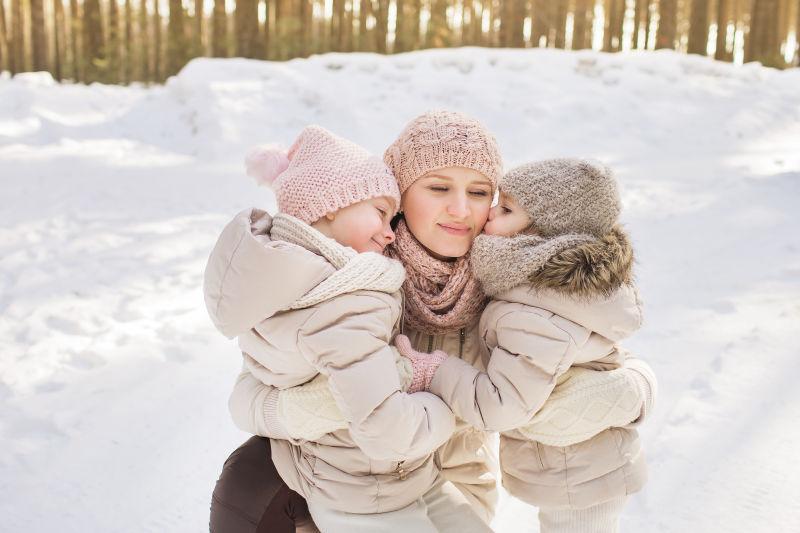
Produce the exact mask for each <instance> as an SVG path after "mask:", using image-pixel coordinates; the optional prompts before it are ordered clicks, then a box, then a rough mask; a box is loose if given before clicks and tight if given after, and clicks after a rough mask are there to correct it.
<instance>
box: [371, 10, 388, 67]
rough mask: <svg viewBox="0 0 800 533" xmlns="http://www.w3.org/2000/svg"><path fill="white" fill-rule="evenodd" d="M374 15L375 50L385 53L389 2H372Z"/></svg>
mask: <svg viewBox="0 0 800 533" xmlns="http://www.w3.org/2000/svg"><path fill="white" fill-rule="evenodd" d="M372 7H373V13H374V14H375V50H376V51H377V52H378V53H380V54H385V53H386V38H387V36H388V33H389V0H373V3H372Z"/></svg>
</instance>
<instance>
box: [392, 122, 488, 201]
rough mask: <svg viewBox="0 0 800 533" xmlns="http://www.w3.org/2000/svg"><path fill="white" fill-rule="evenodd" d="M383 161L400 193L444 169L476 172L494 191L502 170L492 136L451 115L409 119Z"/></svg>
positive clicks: (484, 130)
mask: <svg viewBox="0 0 800 533" xmlns="http://www.w3.org/2000/svg"><path fill="white" fill-rule="evenodd" d="M383 160H384V161H385V162H386V164H387V165H389V168H391V169H392V172H393V173H394V175H395V177H396V178H397V183H398V185H399V186H400V192H401V193H403V192H405V190H406V189H408V188H409V187H410V186H411V184H412V183H414V182H415V181H416V180H417V179H418V178H420V177H422V176H423V175H424V174H426V173H428V172H430V171H432V170H437V169H440V168H445V167H464V168H470V169H472V170H476V171H478V172H480V173H481V174H483V175H484V176H486V177H487V178H488V179H489V181H491V182H492V189H493V190H494V189H496V188H497V181H498V179H499V177H500V173H501V172H502V169H503V161H502V158H501V157H500V151H499V150H498V148H497V141H496V140H495V138H494V136H493V135H492V134H491V133H489V131H488V130H487V129H486V128H484V127H483V124H481V123H480V122H478V121H477V120H475V119H474V118H471V117H469V116H467V115H465V114H463V113H457V112H453V111H430V112H428V113H425V114H423V115H420V116H418V117H417V118H415V119H413V120H412V121H411V122H409V123H408V125H406V127H405V128H404V129H403V131H402V132H401V133H400V136H399V137H398V138H397V139H396V140H395V141H394V142H393V143H392V144H391V145H390V146H389V148H387V149H386V151H385V152H384V154H383Z"/></svg>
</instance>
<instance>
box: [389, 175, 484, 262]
mask: <svg viewBox="0 0 800 533" xmlns="http://www.w3.org/2000/svg"><path fill="white" fill-rule="evenodd" d="M492 193H493V191H492V184H491V182H490V181H489V179H488V178H487V177H486V176H484V175H483V174H481V173H480V172H478V171H476V170H472V169H469V168H463V167H448V168H442V169H438V170H433V171H431V172H428V173H427V174H425V175H424V176H422V177H421V178H419V179H417V181H415V182H414V183H413V185H411V187H409V188H408V189H406V191H405V192H404V193H403V202H402V208H403V213H404V216H405V220H406V224H407V225H408V229H409V230H410V231H411V233H412V234H413V235H414V237H416V239H417V240H418V241H419V242H420V243H421V244H422V245H423V246H424V247H425V248H427V249H428V251H429V252H430V253H431V255H433V256H434V257H436V258H438V259H443V260H447V259H453V258H456V257H461V256H463V255H465V254H466V253H467V252H468V251H469V249H470V247H471V246H472V240H473V239H474V238H475V236H476V235H477V234H478V233H480V232H481V230H482V229H483V225H484V224H485V223H486V218H487V217H488V216H489V208H490V207H491V205H492Z"/></svg>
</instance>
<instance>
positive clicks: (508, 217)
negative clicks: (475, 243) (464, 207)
mask: <svg viewBox="0 0 800 533" xmlns="http://www.w3.org/2000/svg"><path fill="white" fill-rule="evenodd" d="M532 222H533V221H532V220H531V217H530V216H529V215H528V213H526V212H525V210H524V209H522V207H520V205H519V204H518V203H517V202H516V200H514V198H512V197H511V196H508V195H507V194H505V193H504V192H503V191H500V198H499V200H498V202H497V205H496V206H494V207H493V208H492V209H491V211H489V221H488V222H487V223H486V225H485V226H484V227H483V232H484V233H486V234H487V235H500V236H503V237H511V236H513V235H516V234H517V233H520V232H521V231H523V230H524V229H526V228H528V226H530V225H531V223H532Z"/></svg>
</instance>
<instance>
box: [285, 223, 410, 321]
mask: <svg viewBox="0 0 800 533" xmlns="http://www.w3.org/2000/svg"><path fill="white" fill-rule="evenodd" d="M270 236H271V237H272V238H273V239H277V240H281V241H286V242H290V243H292V244H296V245H298V246H302V247H303V248H305V249H307V250H310V251H312V252H314V253H316V254H319V255H321V256H322V257H324V258H325V259H327V260H328V262H330V263H331V265H333V267H334V268H335V269H336V272H334V273H333V274H331V275H330V276H328V278H327V279H325V280H324V281H323V282H322V283H320V284H319V285H317V286H316V287H314V288H313V289H311V290H310V291H309V292H308V293H306V294H305V295H303V296H302V297H301V298H299V299H298V300H296V301H295V302H294V303H293V304H292V305H291V306H290V307H289V309H302V308H305V307H310V306H312V305H315V304H318V303H320V302H324V301H326V300H330V299H331V298H333V297H335V296H339V295H341V294H346V293H350V292H355V291H359V290H369V291H380V292H386V293H393V292H396V291H398V290H400V287H402V285H403V280H404V279H405V271H404V270H403V266H402V265H401V264H400V263H399V262H397V261H394V260H392V259H389V258H388V257H384V256H382V255H380V254H377V253H374V252H365V253H358V252H356V251H355V250H353V249H352V248H350V247H347V246H342V245H341V244H339V243H338V242H336V241H335V240H333V239H331V238H330V237H326V236H325V235H323V234H322V233H320V232H319V231H317V230H316V229H314V228H312V227H311V226H309V225H308V224H306V223H305V222H303V221H301V220H299V219H297V218H295V217H293V216H291V215H287V214H285V213H278V214H277V215H275V217H274V218H273V219H272V228H271V229H270Z"/></svg>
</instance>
